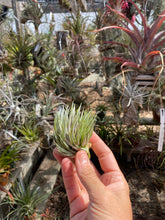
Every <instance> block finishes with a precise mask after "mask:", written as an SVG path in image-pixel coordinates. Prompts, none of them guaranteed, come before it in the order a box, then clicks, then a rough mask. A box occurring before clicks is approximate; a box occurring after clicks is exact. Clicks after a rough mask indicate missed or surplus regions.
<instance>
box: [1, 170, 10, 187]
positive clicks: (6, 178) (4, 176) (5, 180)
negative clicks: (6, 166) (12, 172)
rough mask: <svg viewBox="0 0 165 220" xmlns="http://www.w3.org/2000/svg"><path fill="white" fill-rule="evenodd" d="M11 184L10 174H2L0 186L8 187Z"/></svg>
mask: <svg viewBox="0 0 165 220" xmlns="http://www.w3.org/2000/svg"><path fill="white" fill-rule="evenodd" d="M8 182H9V172H6V173H3V174H0V185H1V186H6V185H7V184H8Z"/></svg>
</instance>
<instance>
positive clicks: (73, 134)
mask: <svg viewBox="0 0 165 220" xmlns="http://www.w3.org/2000/svg"><path fill="white" fill-rule="evenodd" d="M94 124H95V116H94V115H93V114H92V112H91V111H87V110H82V111H81V106H80V107H79V108H78V109H77V110H76V107H75V105H74V104H72V106H71V108H69V107H66V108H63V109H61V110H59V111H58V112H57V114H56V116H55V119H54V137H55V144H56V146H57V150H58V152H59V153H60V154H61V155H63V156H68V157H74V156H75V154H76V152H77V151H79V150H85V151H86V152H87V153H88V155H89V143H88V142H89V139H90V137H91V136H92V133H93V128H94Z"/></svg>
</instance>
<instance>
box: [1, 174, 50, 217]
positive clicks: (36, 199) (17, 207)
mask: <svg viewBox="0 0 165 220" xmlns="http://www.w3.org/2000/svg"><path fill="white" fill-rule="evenodd" d="M11 193H12V196H13V200H11V198H10V197H9V198H8V199H6V201H5V202H4V203H5V204H8V205H9V206H10V210H9V212H8V213H7V215H6V216H7V217H8V218H13V219H19V220H22V219H27V220H30V219H35V217H37V215H40V213H37V206H38V205H39V204H41V203H42V202H43V201H44V200H45V199H46V198H47V195H46V194H45V195H42V196H41V195H40V193H39V187H36V188H33V189H31V188H30V185H28V184H27V185H25V184H24V183H23V181H22V179H21V178H19V179H18V181H17V182H16V183H15V185H14V188H13V189H12V190H11Z"/></svg>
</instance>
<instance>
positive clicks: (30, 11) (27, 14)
mask: <svg viewBox="0 0 165 220" xmlns="http://www.w3.org/2000/svg"><path fill="white" fill-rule="evenodd" d="M43 14H44V11H43V10H42V8H41V6H40V3H38V2H37V1H34V0H28V1H26V3H25V4H24V10H23V11H22V14H21V23H23V24H25V23H26V22H27V21H31V22H32V23H33V24H34V27H35V31H36V33H38V28H39V25H40V24H41V18H42V16H43Z"/></svg>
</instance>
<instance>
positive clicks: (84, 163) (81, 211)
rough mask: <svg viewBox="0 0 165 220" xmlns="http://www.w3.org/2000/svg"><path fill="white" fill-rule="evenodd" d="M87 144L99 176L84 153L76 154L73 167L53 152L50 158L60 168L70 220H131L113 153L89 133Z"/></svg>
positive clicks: (126, 194)
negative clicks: (95, 159)
mask: <svg viewBox="0 0 165 220" xmlns="http://www.w3.org/2000/svg"><path fill="white" fill-rule="evenodd" d="M90 143H91V144H92V149H93V150H94V152H95V154H96V155H97V157H98V159H99V162H100V165H101V168H102V170H103V171H104V174H103V175H100V174H99V173H98V171H97V170H96V168H95V167H94V166H93V164H92V163H91V162H90V160H89V159H88V156H87V154H86V152H85V151H83V150H81V151H79V152H77V153H76V157H75V164H73V163H72V162H71V160H70V159H69V158H63V157H61V156H60V155H59V154H58V153H57V151H56V150H54V156H55V157H56V159H57V160H58V161H59V162H60V164H61V167H62V175H63V180H64V184H65V188H66V192H67V195H68V200H69V204H70V219H71V220H87V219H88V220H131V219H132V208H131V202H130V197H129V187H128V184H127V182H126V180H125V178H124V176H123V174H122V172H121V171H120V169H119V167H118V164H117V162H116V160H115V157H114V155H113V153H112V152H111V150H110V149H109V148H108V147H107V146H106V144H105V143H104V142H103V141H102V140H101V139H100V138H99V137H98V136H97V134H96V133H93V135H92V137H91V139H90Z"/></svg>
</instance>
